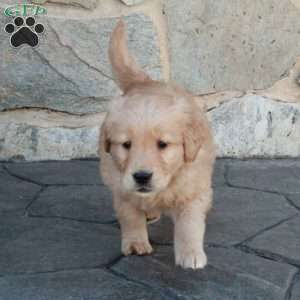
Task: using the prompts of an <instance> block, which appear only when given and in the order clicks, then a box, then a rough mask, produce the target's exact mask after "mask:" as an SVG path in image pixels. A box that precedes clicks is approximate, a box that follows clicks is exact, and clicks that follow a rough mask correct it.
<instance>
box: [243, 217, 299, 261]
mask: <svg viewBox="0 0 300 300" xmlns="http://www.w3.org/2000/svg"><path fill="white" fill-rule="evenodd" d="M299 237H300V216H297V217H295V218H292V219H291V220H289V221H287V222H284V223H282V224H281V225H279V226H276V227H275V228H273V229H271V230H268V231H266V232H264V233H262V234H260V235H259V236H257V237H256V238H255V239H253V240H252V241H250V242H248V243H247V246H249V247H251V248H253V249H256V250H257V251H259V252H262V253H266V255H268V256H270V257H273V256H277V257H280V258H285V259H286V260H288V261H289V262H291V263H293V264H297V265H298V266H300V239H299Z"/></svg>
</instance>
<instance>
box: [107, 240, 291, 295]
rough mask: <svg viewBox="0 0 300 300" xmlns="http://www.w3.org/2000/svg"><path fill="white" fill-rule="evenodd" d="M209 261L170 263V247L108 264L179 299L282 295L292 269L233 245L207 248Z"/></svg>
mask: <svg viewBox="0 0 300 300" xmlns="http://www.w3.org/2000/svg"><path fill="white" fill-rule="evenodd" d="M207 253H208V260H209V265H208V266H207V267H206V268H205V269H204V270H198V271H191V270H183V269H181V268H178V267H174V262H173V250H172V247H165V246H163V247H158V248H156V252H155V253H154V254H153V255H152V256H147V257H136V256H135V257H133V256H132V257H127V258H124V259H122V260H121V261H119V262H118V263H117V264H116V265H114V266H113V267H112V268H113V270H114V271H115V272H117V273H120V274H121V275H124V276H126V277H127V278H129V279H133V280H136V281H139V282H141V283H145V284H147V285H150V286H152V287H160V288H162V289H164V290H167V291H168V292H169V293H170V294H171V295H173V296H174V297H178V298H180V297H181V298H183V299H214V300H219V299H220V300H221V299H222V300H226V299H228V300H229V299H230V300H232V299H243V300H247V299H249V300H250V299H251V300H255V299H283V296H284V294H285V291H286V289H287V286H288V282H289V279H290V278H291V277H292V276H293V275H294V274H295V272H296V269H295V268H294V267H292V266H289V265H284V264H281V263H277V262H272V261H270V260H266V259H263V258H260V257H256V256H253V255H250V254H246V253H242V252H240V251H238V250H234V249H230V250H228V249H221V248H219V249H216V248H215V249H211V248H209V249H207Z"/></svg>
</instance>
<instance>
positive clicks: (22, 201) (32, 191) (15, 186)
mask: <svg viewBox="0 0 300 300" xmlns="http://www.w3.org/2000/svg"><path fill="white" fill-rule="evenodd" d="M40 189H41V187H40V186H38V185H36V184H33V183H30V182H25V181H23V180H21V179H18V178H16V177H14V176H11V175H9V174H8V172H7V171H6V170H5V169H4V168H3V167H2V165H0V215H1V214H7V213H17V212H18V213H24V211H25V208H26V207H27V206H28V205H29V204H30V203H31V202H32V201H33V200H34V198H35V196H36V195H37V193H38V192H39V191H40Z"/></svg>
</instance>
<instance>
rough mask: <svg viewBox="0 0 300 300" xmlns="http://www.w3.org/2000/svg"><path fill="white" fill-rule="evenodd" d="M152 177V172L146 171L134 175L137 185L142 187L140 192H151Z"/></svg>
mask: <svg viewBox="0 0 300 300" xmlns="http://www.w3.org/2000/svg"><path fill="white" fill-rule="evenodd" d="M152 175H153V173H152V172H148V171H144V170H142V171H138V172H135V173H134V174H133V175H132V177H133V179H134V181H135V183H136V184H137V185H138V186H139V187H140V188H139V191H141V192H147V191H149V190H150V182H151V178H152Z"/></svg>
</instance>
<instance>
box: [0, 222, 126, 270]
mask: <svg viewBox="0 0 300 300" xmlns="http://www.w3.org/2000/svg"><path fill="white" fill-rule="evenodd" d="M0 228H1V231H0V245H1V247H0V275H5V274H11V273H32V272H46V271H54V270H63V269H71V268H72V269H74V268H89V267H96V266H101V265H104V264H108V263H109V262H111V261H112V260H114V259H116V258H117V257H118V256H119V255H120V244H119V240H120V238H119V231H118V230H117V229H115V228H113V227H111V226H107V225H97V224H91V223H82V222H76V221H65V220H64V221H62V220H57V219H45V218H28V217H18V218H6V217H3V218H1V220H0Z"/></svg>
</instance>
